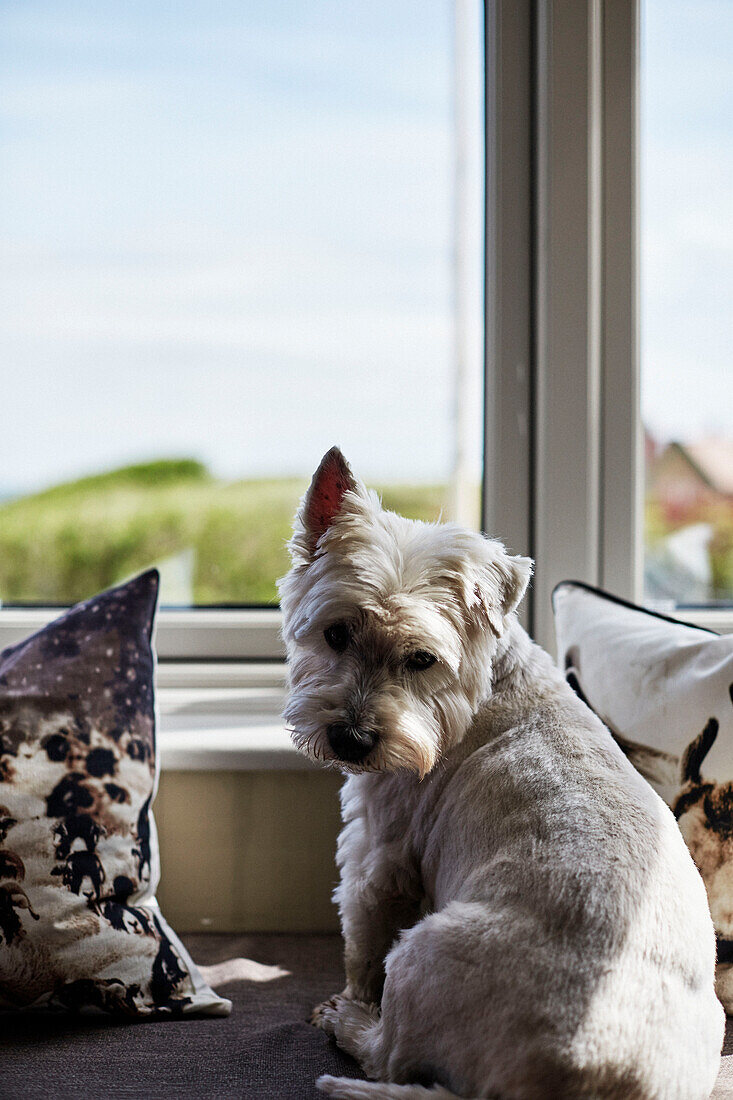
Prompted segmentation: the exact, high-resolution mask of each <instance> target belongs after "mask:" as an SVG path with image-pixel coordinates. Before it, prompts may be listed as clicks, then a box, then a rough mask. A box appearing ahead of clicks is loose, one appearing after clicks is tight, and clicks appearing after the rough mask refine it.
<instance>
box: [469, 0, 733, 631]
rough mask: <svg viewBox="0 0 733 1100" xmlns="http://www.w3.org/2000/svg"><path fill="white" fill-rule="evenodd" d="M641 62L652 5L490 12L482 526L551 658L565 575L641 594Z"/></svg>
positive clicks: (726, 616) (541, 3) (724, 623)
mask: <svg viewBox="0 0 733 1100" xmlns="http://www.w3.org/2000/svg"><path fill="white" fill-rule="evenodd" d="M638 69H639V0H487V2H486V104H487V110H486V121H487V127H486V134H487V138H486V158H487V171H486V181H487V186H486V227H487V233H486V240H487V254H486V261H487V262H486V285H487V294H486V363H487V387H486V421H485V423H486V429H485V438H486V461H485V495H484V517H483V519H484V527H485V529H486V530H488V531H489V532H490V533H496V534H498V535H499V536H502V537H504V538H505V540H506V541H507V543H508V544H509V545H510V546H511V547H512V548H513V549H515V550H517V551H521V552H525V553H529V554H530V555H531V556H532V557H534V558H535V561H536V573H535V577H534V582H533V587H532V591H531V593H530V598H529V601H528V605H527V609H526V611H525V622H526V623H527V625H528V626H529V628H530V630H531V632H532V634H533V635H534V637H535V638H536V639H537V640H538V641H539V642H540V643H541V644H542V645H544V646H546V647H547V648H549V649H551V650H554V629H553V621H552V605H551V594H552V590H553V588H554V587H555V585H556V584H557V583H558V582H559V581H561V580H564V579H566V578H573V579H577V580H581V581H585V582H586V583H588V584H592V585H597V586H599V587H602V588H606V589H608V590H610V591H612V592H614V593H616V594H617V595H619V596H622V597H625V598H626V599H630V600H633V601H635V602H639V601H640V599H641V595H642V558H643V543H642V532H641V522H642V516H643V510H642V489H643V471H642V466H641V456H642V448H641V419H640V413H639V352H638V316H637V314H638V306H637V293H638V292H637V285H638V257H637V238H638V234H637V217H638V201H637V188H638V167H637V159H638V103H639V93H638V87H639V72H638ZM674 614H675V615H676V616H677V617H679V618H681V619H684V620H686V621H689V622H695V623H698V624H700V625H704V626H709V627H712V629H714V630H718V631H721V632H723V631H731V630H733V611H726V610H719V609H699V610H698V609H695V610H683V609H678V610H677V611H675V612H674Z"/></svg>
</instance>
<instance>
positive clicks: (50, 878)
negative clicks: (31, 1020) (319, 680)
mask: <svg viewBox="0 0 733 1100" xmlns="http://www.w3.org/2000/svg"><path fill="white" fill-rule="evenodd" d="M158 580H159V579H158V573H157V572H156V571H155V570H150V571H148V572H146V573H143V574H142V575H141V576H139V577H136V578H135V579H133V580H131V581H129V582H128V583H126V584H123V585H121V586H119V587H117V588H113V589H111V590H110V591H108V592H104V593H103V594H102V595H99V596H96V597H94V598H93V599H90V600H87V601H85V602H84V603H81V604H78V605H77V606H76V607H73V608H71V609H70V610H69V611H67V612H66V613H65V614H64V615H62V616H61V617H60V618H59V619H56V620H55V621H54V622H51V623H50V624H49V625H48V626H46V627H44V628H43V629H42V630H40V631H38V633H36V634H34V635H32V636H31V637H30V638H28V639H26V640H25V641H23V642H21V643H20V644H18V645H14V646H11V647H9V648H8V649H5V650H3V651H2V652H1V653H0V1009H2V1010H6V1011H7V1010H18V1009H29V1008H32V1009H42V1008H44V1009H59V1010H72V1011H83V1010H92V1011H97V1012H100V1011H101V1012H106V1013H112V1014H115V1015H124V1016H128V1017H149V1016H154V1017H164V1016H180V1015H182V1014H185V1013H199V1012H202V1013H208V1014H216V1015H225V1014H226V1013H227V1012H228V1011H229V1008H230V1002H229V1001H226V1000H224V999H223V998H221V997H218V996H217V995H216V994H215V993H214V992H213V991H212V990H211V989H210V988H209V987H208V986H207V985H206V983H205V982H204V980H203V978H202V977H201V975H200V974H199V972H198V971H197V969H196V967H195V965H194V963H193V962H192V961H191V959H190V957H189V956H188V954H187V952H186V950H185V948H184V947H183V945H182V944H181V942H180V940H179V939H178V938H177V937H176V935H175V934H174V932H173V931H172V930H171V929H170V927H169V926H168V924H167V923H166V922H165V920H164V919H163V916H162V915H161V912H160V909H159V908H158V905H157V902H156V900H155V890H156V887H157V885H158V879H159V875H160V862H159V855H158V843H157V834H156V831H155V822H154V819H153V814H152V809H151V806H152V801H153V798H154V796H155V790H156V786H157V779H158V757H157V752H156V717H155V715H156V710H155V700H154V671H155V654H154V649H153V625H154V617H155V609H156V603H157V596H158Z"/></svg>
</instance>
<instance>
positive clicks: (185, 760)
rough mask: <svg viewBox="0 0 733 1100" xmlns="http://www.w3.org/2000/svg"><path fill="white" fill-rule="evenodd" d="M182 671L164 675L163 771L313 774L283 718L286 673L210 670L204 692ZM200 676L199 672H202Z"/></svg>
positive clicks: (161, 697) (161, 695)
mask: <svg viewBox="0 0 733 1100" xmlns="http://www.w3.org/2000/svg"><path fill="white" fill-rule="evenodd" d="M179 671H181V672H183V670H178V669H176V668H175V666H174V667H173V668H171V667H170V666H169V667H168V668H167V669H166V668H165V666H163V667H162V668H161V669H160V670H159V672H160V675H159V687H158V705H159V708H160V726H159V732H158V744H159V747H160V762H161V768H162V770H163V771H308V770H314V769H315V765H314V764H313V763H311V761H309V760H308V759H307V758H306V757H304V756H302V755H301V754H300V753H299V752H298V751H297V750H296V749H295V748H294V747H293V744H292V742H291V740H290V737H289V735H288V733H287V730H286V728H285V724H284V722H283V720H282V717H281V714H282V710H283V705H284V701H285V687H284V669H283V667H282V666H280V667H279V668H277V669H271V670H270V671H271V675H270V676H267V675H266V674H265V671H266V670H264V669H260V670H259V676H258V677H257V679H256V680H255V676H254V670H253V669H243V670H242V669H240V670H239V673H238V675H239V682H238V683H237V680H236V678H235V676H236V675H237V674H236V670H235V669H233V668H230V669H222V670H220V673H219V675H217V672H216V669H215V668H213V667H210V668H209V670H208V675H207V677H206V678H205V679H206V681H207V682H206V683H205V684H204V686H202V680H201V679H199V684H198V686H191V680H190V678H189V677H187V676H186V675H185V673H183V675H182V676H181V678H180V680H178V677H177V673H178V672H179ZM199 675H201V674H200V672H199Z"/></svg>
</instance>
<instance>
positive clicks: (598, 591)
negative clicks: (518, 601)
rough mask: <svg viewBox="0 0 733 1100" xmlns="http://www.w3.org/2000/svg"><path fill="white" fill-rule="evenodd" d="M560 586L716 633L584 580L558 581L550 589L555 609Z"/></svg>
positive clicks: (709, 632)
mask: <svg viewBox="0 0 733 1100" xmlns="http://www.w3.org/2000/svg"><path fill="white" fill-rule="evenodd" d="M561 588H583V589H584V590H585V591H586V592H590V593H592V595H594V596H600V597H601V599H604V600H609V601H610V602H611V603H616V604H618V605H619V606H620V607H627V608H628V609H629V610H630V611H640V612H641V613H642V614H643V615H651V616H653V618H655V619H661V620H662V621H663V622H665V623H675V624H676V625H677V626H686V627H688V629H690V630H702V631H704V632H705V633H706V634H715V635H716V636H719V635H718V632H717V630H711V629H710V628H709V627H707V626H697V625H696V624H695V623H687V622H684V620H682V619H675V618H673V617H672V615H664V614H663V613H662V612H661V611H652V610H650V608H648V607H641V606H640V605H639V604H638V603H632V602H631V600H625V599H624V598H623V597H622V596H615V595H614V594H613V593H612V592H606V590H605V589H603V588H596V587H594V585H592V584H586V583H585V581H574V580H565V581H558V583H557V584H556V585H555V587H554V588H553V590H552V596H551V599H552V608H553V611H556V610H557V609H556V607H555V593H556V592H559V590H560V589H561Z"/></svg>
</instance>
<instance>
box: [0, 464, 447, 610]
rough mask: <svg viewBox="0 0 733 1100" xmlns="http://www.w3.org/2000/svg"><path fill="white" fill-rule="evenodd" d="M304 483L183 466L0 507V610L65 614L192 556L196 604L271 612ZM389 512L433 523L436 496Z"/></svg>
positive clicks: (400, 499) (418, 493) (421, 493)
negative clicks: (134, 577) (61, 607)
mask: <svg viewBox="0 0 733 1100" xmlns="http://www.w3.org/2000/svg"><path fill="white" fill-rule="evenodd" d="M306 485H307V481H305V480H298V479H295V478H292V479H288V478H282V479H271V480H259V481H254V480H253V481H238V482H224V481H219V480H216V479H215V478H212V477H211V476H210V475H209V474H208V472H207V470H206V469H205V467H204V466H202V465H201V464H200V463H198V462H195V461H193V460H189V459H182V460H166V461H160V462H150V463H146V464H144V465H137V466H128V467H125V468H123V469H120V470H114V471H111V472H109V473H104V474H99V475H95V476H93V477H87V478H83V479H81V480H79V481H74V482H67V483H65V484H62V485H58V486H55V487H54V488H52V489H47V490H45V491H44V492H42V493H38V494H35V495H33V496H28V497H23V498H21V499H17V500H13V501H9V502H6V503H5V504H3V505H0V599H2V601H3V602H4V603H15V602H39V601H40V602H44V601H45V602H51V603H61V604H67V603H72V602H75V601H76V600H80V599H84V598H85V597H87V596H90V595H93V594H94V593H95V592H98V591H100V590H101V589H103V588H108V587H109V586H110V585H113V584H115V583H117V582H118V581H120V580H122V579H123V578H125V577H127V576H130V575H131V574H133V573H135V572H138V571H139V570H141V569H145V568H146V567H148V566H150V565H153V564H159V563H161V562H165V561H166V560H168V559H171V558H175V557H176V556H177V555H181V554H189V555H190V559H191V562H192V571H193V578H192V579H193V595H194V602H195V603H199V604H207V603H208V604H212V603H213V604H219V603H271V602H274V601H275V599H276V592H275V583H274V582H275V579H276V578H277V577H279V576H281V575H282V574H283V573H284V572H285V570H286V569H287V553H286V550H285V543H286V542H287V539H288V538H289V534H290V525H291V522H292V517H293V513H294V511H295V508H296V505H297V502H298V500H299V499H300V497H301V495H302V494H303V492H304V491H305V488H306ZM383 499H384V503H385V506H386V507H388V508H394V509H395V510H397V511H399V512H402V513H403V514H404V515H408V516H412V517H414V518H424V519H437V518H438V516H439V513H440V509H441V507H442V505H443V504H444V500H445V489H444V488H442V487H440V486H417V487H415V486H409V487H400V486H388V487H386V488H385V489H384V491H383Z"/></svg>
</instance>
